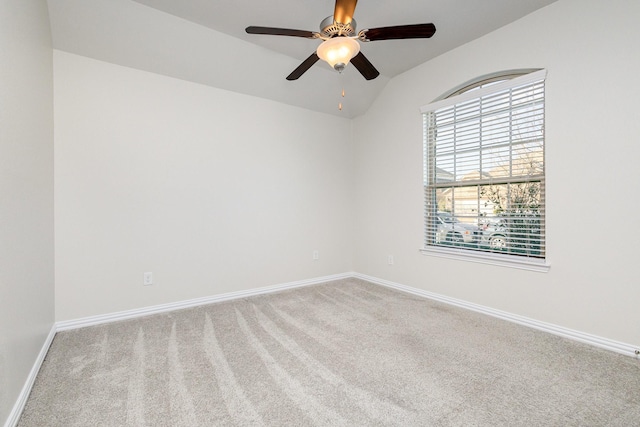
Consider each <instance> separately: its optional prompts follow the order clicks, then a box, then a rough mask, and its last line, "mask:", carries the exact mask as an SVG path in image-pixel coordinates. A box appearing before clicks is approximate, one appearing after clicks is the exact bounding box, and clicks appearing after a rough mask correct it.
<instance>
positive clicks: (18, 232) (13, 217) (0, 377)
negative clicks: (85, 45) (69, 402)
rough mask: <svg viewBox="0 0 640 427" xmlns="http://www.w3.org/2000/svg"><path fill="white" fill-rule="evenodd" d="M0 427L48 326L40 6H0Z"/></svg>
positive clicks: (47, 126)
mask: <svg viewBox="0 0 640 427" xmlns="http://www.w3.org/2000/svg"><path fill="white" fill-rule="evenodd" d="M0 64H1V65H0V424H4V422H5V420H6V419H7V418H8V417H9V415H10V413H11V409H12V407H13V406H14V404H15V403H16V401H17V398H18V395H19V393H20V391H21V389H22V387H23V386H24V384H25V381H26V379H27V377H28V375H29V371H30V370H31V367H32V366H33V364H34V362H35V360H36V358H37V356H38V353H39V352H40V350H41V348H42V346H43V344H44V342H45V339H46V337H47V335H48V333H49V331H50V330H51V327H52V325H53V320H54V298H53V292H54V282H53V279H54V277H53V77H52V53H51V35H50V30H49V20H48V13H47V5H46V3H45V2H44V1H38V0H26V1H25V0H9V1H2V2H0Z"/></svg>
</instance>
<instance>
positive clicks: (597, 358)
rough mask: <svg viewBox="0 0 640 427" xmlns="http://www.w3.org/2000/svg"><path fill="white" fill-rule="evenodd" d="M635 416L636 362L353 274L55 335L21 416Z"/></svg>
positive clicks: (603, 419) (429, 421) (263, 419)
mask: <svg viewBox="0 0 640 427" xmlns="http://www.w3.org/2000/svg"><path fill="white" fill-rule="evenodd" d="M233 425H237V426H261V425H265V426H313V425H319V426H384V425H395V426H639V425H640V362H639V361H638V360H636V359H634V358H630V357H627V356H622V355H618V354H615V353H611V352H608V351H604V350H600V349H596V348H592V347H590V346H587V345H583V344H579V343H576V342H572V341H568V340H565V339H562V338H559V337H556V336H552V335H548V334H545V333H542V332H539V331H536V330H533V329H529V328H526V327H523V326H519V325H516V324H513V323H508V322H504V321H501V320H498V319H494V318H491V317H487V316H484V315H481V314H478V313H474V312H471V311H466V310H462V309H458V308H454V307H450V306H447V305H444V304H441V303H437V302H433V301H429V300H425V299H422V298H419V297H416V296H412V295H408V294H404V293H401V292H397V291H394V290H390V289H386V288H383V287H379V286H377V285H373V284H370V283H367V282H364V281H361V280H357V279H349V280H341V281H336V282H331V283H326V284H322V285H317V286H311V287H305V288H299V289H295V290H291V291H287V292H282V293H278V294H270V295H263V296H257V297H252V298H246V299H240V300H235V301H231V302H224V303H219V304H212V305H207V306H202V307H198V308H193V309H188V310H181V311H176V312H172V313H167V314H160V315H154V316H149V317H145V318H140V319H135V320H129V321H123V322H118V323H111V324H106V325H101V326H95V327H90V328H84V329H78V330H72V331H67V332H61V333H59V334H57V335H56V337H55V340H54V342H53V345H52V347H51V349H50V351H49V353H48V355H47V358H46V360H45V362H44V365H43V366H42V369H41V371H40V373H39V375H38V377H37V380H36V383H35V386H34V388H33V391H32V393H31V396H30V398H29V400H28V402H27V405H26V408H25V411H24V413H23V415H22V418H21V420H20V423H19V426H21V427H27V426H39V427H41V426H65V427H68V426H233Z"/></svg>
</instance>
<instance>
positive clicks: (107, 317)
mask: <svg viewBox="0 0 640 427" xmlns="http://www.w3.org/2000/svg"><path fill="white" fill-rule="evenodd" d="M350 277H355V278H358V279H362V280H366V281H368V282H371V283H374V284H376V285H380V286H386V287H388V288H392V289H396V290H399V291H402V292H407V293H409V294H413V295H417V296H421V297H424V298H429V299H432V300H435V301H440V302H443V303H446V304H450V305H454V306H457V307H461V308H465V309H467V310H472V311H476V312H478V313H483V314H486V315H489V316H493V317H497V318H499V319H503V320H507V321H509V322H514V323H518V324H520V325H524V326H528V327H531V328H534V329H538V330H541V331H544V332H548V333H550V334H554V335H558V336H561V337H564V338H568V339H571V340H575V341H580V342H583V343H586V344H590V345H593V346H595V347H599V348H603V349H606V350H610V351H613V352H616V353H621V354H624V355H627V356H632V357H635V358H638V357H639V356H638V354H637V353H636V352H637V351H638V348H637V347H634V346H633V345H631V344H626V343H622V342H618V341H613V340H610V339H607V338H602V337H598V336H596V335H591V334H587V333H584V332H580V331H575V330H572V329H568V328H564V327H562V326H558V325H553V324H551V323H545V322H540V321H538V320H534V319H530V318H527V317H524V316H519V315H517V314H512V313H508V312H505V311H500V310H495V309H493V308H490V307H486V306H482V305H478V304H474V303H470V302H467V301H463V300H459V299H456V298H450V297H447V296H444V295H440V294H436V293H433V292H428V291H425V290H422V289H417V288H412V287H410V286H405V285H401V284H398V283H394V282H391V281H388V280H384V279H380V278H377V277H372V276H367V275H364V274H360V273H355V272H351V273H342V274H335V275H331V276H324V277H317V278H315V279H308V280H301V281H297V282H289V283H283V284H280V285H273V286H266V287H262V288H256V289H248V290H246V291H237V292H229V293H226V294H220V295H213V296H209V297H203V298H196V299H191V300H186V301H179V302H175V303H168V304H162V305H156V306H151V307H144V308H140V309H134V310H127V311H120V312H117V313H110V314H104V315H99V316H90V317H84V318H81V319H75V320H67V321H62V322H57V323H56V324H54V325H53V327H52V328H51V331H50V332H49V335H48V336H47V338H46V340H45V342H44V344H43V345H42V349H41V350H40V353H39V354H38V357H37V359H36V361H35V363H34V365H33V367H32V368H31V372H29V376H28V377H27V380H26V381H25V384H24V386H23V387H22V391H21V392H20V395H19V396H18V400H17V401H16V403H15V405H14V407H13V410H12V411H11V413H10V414H9V418H8V419H7V421H6V422H5V424H4V427H14V426H15V425H16V424H17V423H18V420H19V419H20V415H21V414H22V411H23V409H24V406H25V404H26V403H27V399H28V398H29V393H31V388H32V387H33V383H34V382H35V379H36V376H37V374H38V371H39V370H40V367H41V366H42V362H43V361H44V358H45V356H46V355H47V352H48V351H49V347H50V346H51V343H52V342H53V338H54V337H55V334H56V332H58V331H65V330H69V329H77V328H83V327H86V326H93V325H99V324H102V323H109V322H116V321H120V320H125V319H132V318H135V317H141V316H147V315H150V314H157V313H164V312H168V311H172V310H179V309H184V308H189V307H196V306H200V305H205V304H212V303H216V302H222V301H229V300H233V299H238V298H246V297H250V296H255V295H262V294H268V293H273V292H279V291H284V290H287V289H293V288H300V287H303V286H310V285H316V284H319V283H324V282H330V281H332V280H340V279H347V278H350Z"/></svg>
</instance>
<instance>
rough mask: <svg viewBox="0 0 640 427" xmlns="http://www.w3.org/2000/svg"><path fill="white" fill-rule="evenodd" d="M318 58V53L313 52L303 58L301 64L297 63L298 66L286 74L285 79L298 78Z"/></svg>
mask: <svg viewBox="0 0 640 427" xmlns="http://www.w3.org/2000/svg"><path fill="white" fill-rule="evenodd" d="M319 59H320V58H319V57H318V55H317V54H316V53H315V52H313V53H312V54H311V55H310V56H309V57H308V58H307V59H305V60H304V61H303V62H302V64H300V65H298V68H296V69H295V70H293V72H292V73H291V74H289V75H288V76H287V80H298V79H299V78H300V76H301V75H303V74H304V73H305V72H306V71H307V70H308V69H309V68H311V66H312V65H313V64H315V63H316V62H318V60H319Z"/></svg>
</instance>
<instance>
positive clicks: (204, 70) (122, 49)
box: [49, 0, 556, 118]
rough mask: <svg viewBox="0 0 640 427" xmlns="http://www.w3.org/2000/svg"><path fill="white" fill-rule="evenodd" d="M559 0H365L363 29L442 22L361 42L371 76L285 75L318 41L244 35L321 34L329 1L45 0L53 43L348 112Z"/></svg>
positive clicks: (320, 66)
mask: <svg viewBox="0 0 640 427" xmlns="http://www.w3.org/2000/svg"><path fill="white" fill-rule="evenodd" d="M554 1H556V0H519V1H514V0H483V1H478V0H395V1H393V2H391V1H381V0H361V1H360V2H359V3H358V5H357V8H356V11H355V14H354V17H355V20H356V21H357V25H358V29H364V28H376V27H383V26H392V25H403V24H417V23H427V22H433V23H434V24H435V26H436V28H437V31H436V34H435V35H434V36H433V37H432V38H431V39H417V40H388V41H376V42H369V43H362V47H361V51H362V52H363V53H364V54H365V55H366V56H367V58H368V59H369V60H370V61H371V62H372V63H373V64H374V66H375V67H376V68H377V69H378V70H379V71H380V73H381V74H380V76H379V77H378V78H376V79H375V80H370V81H366V80H365V79H364V78H362V76H361V75H360V74H359V73H358V71H357V70H356V69H354V67H353V66H348V67H347V68H346V69H345V71H344V72H343V73H342V74H338V73H337V72H336V71H334V70H332V69H331V68H330V67H329V65H327V64H326V63H324V62H322V61H320V62H318V63H317V64H316V65H314V66H313V67H312V68H311V69H310V70H309V71H308V72H306V73H305V74H304V75H303V76H302V77H301V78H300V79H299V80H296V81H287V80H285V77H286V76H287V75H288V74H289V73H290V72H291V71H293V70H294V69H295V68H296V67H297V66H298V65H299V64H300V63H301V62H302V61H303V60H304V59H305V58H307V57H308V56H309V55H310V54H311V53H312V52H314V51H315V49H316V48H317V46H318V45H319V43H320V42H319V41H318V40H311V39H304V38H298V37H281V36H262V35H249V34H246V33H245V31H244V29H245V28H246V27H247V26H249V25H259V26H267V27H280V28H293V29H300V30H310V31H318V30H319V25H320V22H321V21H322V20H323V19H324V18H326V17H327V16H329V15H332V14H333V8H334V1H333V0H302V1H301V0H272V1H264V0H180V1H175V0H135V1H134V0H49V13H50V19H51V27H52V34H53V44H54V48H56V49H59V50H63V51H67V52H71V53H75V54H79V55H83V56H87V57H90V58H95V59H98V60H102V61H107V62H111V63H115V64H119V65H123V66H127V67H132V68H136V69H140V70H145V71H150V72H153V73H158V74H163V75H167V76H171V77H176V78H179V79H183V80H188V81H193V82H196V83H200V84H204V85H208V86H212V87H217V88H221V89H225V90H230V91H234V92H239V93H244V94H248V95H253V96H258V97H263V98H268V99H273V100H275V101H279V102H283V103H286V104H290V105H295V106H299V107H303V108H307V109H311V110H315V111H319V112H324V113H328V114H334V115H339V116H343V117H347V118H352V117H356V116H359V115H361V114H363V113H364V112H366V110H367V109H368V108H369V106H370V105H371V103H372V102H373V101H374V100H375V98H376V96H377V95H378V93H379V92H380V91H381V90H382V89H383V88H384V86H385V85H386V83H387V82H388V81H389V80H390V79H391V78H393V77H394V76H396V75H398V74H400V73H403V72H404V71H407V70H409V69H411V68H413V67H415V66H417V65H419V64H421V63H423V62H426V61H428V60H430V59H432V58H434V57H436V56H438V55H441V54H442V53H444V52H447V51H449V50H451V49H454V48H456V47H458V46H460V45H463V44H465V43H468V42H469V41H472V40H474V39H476V38H478V37H480V36H482V35H484V34H487V33H489V32H491V31H493V30H495V29H497V28H500V27H502V26H504V25H507V24H509V23H510V22H513V21H515V20H517V19H519V18H521V17H523V16H525V15H527V14H529V13H531V12H533V11H535V10H537V9H539V8H541V7H544V6H546V5H548V4H550V3H553V2H554ZM541 31H543V29H541ZM342 88H344V89H345V91H346V95H347V96H346V97H345V98H344V107H343V110H342V111H340V110H338V107H337V105H338V102H340V101H341V100H342V98H341V96H340V92H341V90H342ZM247 108H251V107H250V106H248V107H247Z"/></svg>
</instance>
